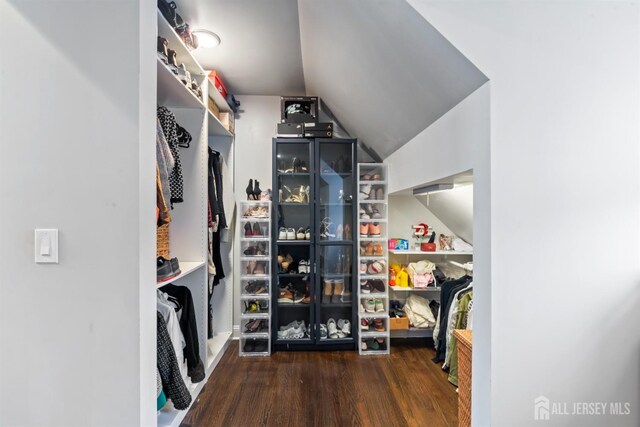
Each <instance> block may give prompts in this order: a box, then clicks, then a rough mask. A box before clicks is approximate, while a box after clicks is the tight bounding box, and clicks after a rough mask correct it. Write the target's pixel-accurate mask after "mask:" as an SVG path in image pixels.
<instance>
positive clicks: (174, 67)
mask: <svg viewBox="0 0 640 427" xmlns="http://www.w3.org/2000/svg"><path fill="white" fill-rule="evenodd" d="M167 61H168V63H169V64H168V65H169V69H170V70H171V71H173V74H176V75H177V74H178V62H177V61H176V51H175V50H173V49H169V50H167Z"/></svg>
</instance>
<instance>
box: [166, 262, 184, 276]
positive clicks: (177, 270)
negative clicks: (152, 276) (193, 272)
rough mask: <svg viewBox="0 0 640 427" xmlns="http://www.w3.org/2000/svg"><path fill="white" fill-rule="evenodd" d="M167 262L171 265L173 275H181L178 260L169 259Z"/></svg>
mask: <svg viewBox="0 0 640 427" xmlns="http://www.w3.org/2000/svg"><path fill="white" fill-rule="evenodd" d="M169 262H170V263H171V270H173V273H174V274H175V275H176V276H177V275H178V274H182V270H180V262H179V261H178V258H171V259H170V260H169Z"/></svg>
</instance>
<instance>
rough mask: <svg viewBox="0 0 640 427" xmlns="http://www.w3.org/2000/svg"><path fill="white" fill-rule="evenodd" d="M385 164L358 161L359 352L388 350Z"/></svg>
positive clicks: (367, 353)
mask: <svg viewBox="0 0 640 427" xmlns="http://www.w3.org/2000/svg"><path fill="white" fill-rule="evenodd" d="M387 182H388V177H387V166H386V165H384V164H381V163H359V164H358V186H357V188H358V228H357V230H356V232H357V233H358V236H359V238H358V302H359V305H360V310H359V315H358V320H359V322H358V323H359V328H360V338H359V343H358V344H359V345H358V351H359V353H360V354H361V355H374V354H389V352H390V340H389V337H390V332H389V330H390V326H391V325H390V321H389V274H388V271H389V270H388V268H389V259H388V249H387V233H388V227H387V225H388V224H387V211H388V210H387Z"/></svg>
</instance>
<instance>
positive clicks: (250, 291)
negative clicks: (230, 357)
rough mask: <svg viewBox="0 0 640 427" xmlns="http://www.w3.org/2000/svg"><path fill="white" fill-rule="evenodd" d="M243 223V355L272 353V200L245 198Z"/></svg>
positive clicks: (241, 257) (241, 228)
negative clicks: (246, 199)
mask: <svg viewBox="0 0 640 427" xmlns="http://www.w3.org/2000/svg"><path fill="white" fill-rule="evenodd" d="M239 205H240V206H239V209H238V216H239V219H238V223H239V224H240V313H241V314H240V319H241V320H240V347H239V351H240V356H269V355H270V354H271V334H270V327H271V255H270V254H271V202H269V201H250V200H248V201H244V202H240V204H239Z"/></svg>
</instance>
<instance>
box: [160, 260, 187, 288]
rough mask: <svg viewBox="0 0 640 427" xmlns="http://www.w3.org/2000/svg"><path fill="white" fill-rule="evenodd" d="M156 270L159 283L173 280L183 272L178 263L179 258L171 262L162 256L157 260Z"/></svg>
mask: <svg viewBox="0 0 640 427" xmlns="http://www.w3.org/2000/svg"><path fill="white" fill-rule="evenodd" d="M156 268H157V274H156V280H157V281H158V282H165V281H167V280H171V279H173V278H175V277H177V276H178V275H179V274H181V273H182V271H181V270H180V263H179V262H178V258H171V259H170V260H169V259H166V258H164V257H162V256H159V257H158V258H157V259H156Z"/></svg>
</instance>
